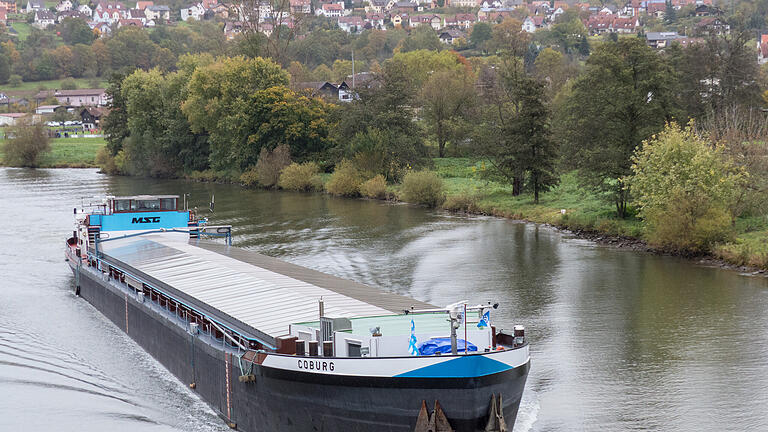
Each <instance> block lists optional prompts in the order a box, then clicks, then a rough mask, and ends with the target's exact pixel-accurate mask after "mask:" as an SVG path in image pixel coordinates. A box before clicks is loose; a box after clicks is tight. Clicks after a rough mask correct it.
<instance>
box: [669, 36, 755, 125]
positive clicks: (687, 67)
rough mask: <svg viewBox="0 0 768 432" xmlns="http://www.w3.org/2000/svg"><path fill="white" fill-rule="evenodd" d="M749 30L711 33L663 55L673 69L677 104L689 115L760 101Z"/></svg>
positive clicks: (701, 114) (708, 113) (711, 113)
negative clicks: (703, 39)
mask: <svg viewBox="0 0 768 432" xmlns="http://www.w3.org/2000/svg"><path fill="white" fill-rule="evenodd" d="M752 37H753V36H752V34H751V33H749V32H738V31H734V32H732V33H731V34H729V35H723V36H711V37H709V38H707V39H706V41H705V43H702V44H692V45H691V46H688V47H686V48H681V47H679V46H677V44H675V45H673V47H672V49H670V50H667V51H668V52H666V53H665V57H666V58H667V59H669V62H670V63H671V64H672V65H673V66H674V69H675V71H676V72H677V74H676V77H677V86H678V92H677V93H678V95H679V102H678V103H679V104H680V106H681V107H683V109H684V110H685V112H686V114H687V115H688V116H689V117H691V118H703V117H705V116H708V115H720V114H721V113H723V112H724V111H725V110H728V109H730V108H731V107H732V106H736V105H738V106H742V107H756V106H759V105H760V103H761V98H760V86H759V85H758V82H759V79H758V76H759V72H758V65H757V62H756V61H755V53H754V47H753V46H752V43H751V42H749V41H750V39H751V38H752Z"/></svg>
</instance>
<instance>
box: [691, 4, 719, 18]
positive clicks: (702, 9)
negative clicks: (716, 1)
mask: <svg viewBox="0 0 768 432" xmlns="http://www.w3.org/2000/svg"><path fill="white" fill-rule="evenodd" d="M693 14H694V15H695V16H697V17H707V16H716V15H722V14H723V11H721V10H720V9H718V8H716V7H714V6H711V5H706V4H700V5H698V6H696V9H694V11H693Z"/></svg>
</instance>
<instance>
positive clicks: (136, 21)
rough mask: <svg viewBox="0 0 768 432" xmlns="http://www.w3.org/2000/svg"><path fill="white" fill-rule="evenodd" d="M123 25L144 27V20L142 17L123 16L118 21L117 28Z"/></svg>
mask: <svg viewBox="0 0 768 432" xmlns="http://www.w3.org/2000/svg"><path fill="white" fill-rule="evenodd" d="M121 27H144V22H143V21H142V20H140V19H130V18H123V19H121V20H119V21H118V22H117V28H121Z"/></svg>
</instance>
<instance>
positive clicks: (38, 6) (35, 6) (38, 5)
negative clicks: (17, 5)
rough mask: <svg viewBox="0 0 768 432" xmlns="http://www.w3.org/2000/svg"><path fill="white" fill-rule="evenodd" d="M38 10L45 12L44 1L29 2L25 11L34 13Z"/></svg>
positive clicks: (32, 0) (30, 0) (33, 0)
mask: <svg viewBox="0 0 768 432" xmlns="http://www.w3.org/2000/svg"><path fill="white" fill-rule="evenodd" d="M38 10H45V2H44V1H43V0H29V1H27V7H26V9H25V10H24V11H25V12H26V13H32V12H34V11H38Z"/></svg>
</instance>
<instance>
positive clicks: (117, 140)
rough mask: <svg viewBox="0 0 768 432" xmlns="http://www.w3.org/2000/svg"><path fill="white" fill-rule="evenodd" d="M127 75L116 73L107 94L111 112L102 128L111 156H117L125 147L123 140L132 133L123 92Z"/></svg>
mask: <svg viewBox="0 0 768 432" xmlns="http://www.w3.org/2000/svg"><path fill="white" fill-rule="evenodd" d="M124 78H125V75H122V74H114V75H112V76H111V77H110V78H109V85H108V86H107V90H106V93H107V96H108V97H109V108H110V111H109V114H108V115H107V116H106V117H105V118H104V120H102V125H101V127H102V130H103V132H104V136H105V139H106V141H107V150H108V151H109V155H110V156H116V155H117V153H118V152H119V151H120V150H122V148H123V140H124V139H125V138H127V137H128V135H130V132H129V130H128V109H127V107H126V98H125V95H124V94H123V79H124Z"/></svg>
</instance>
